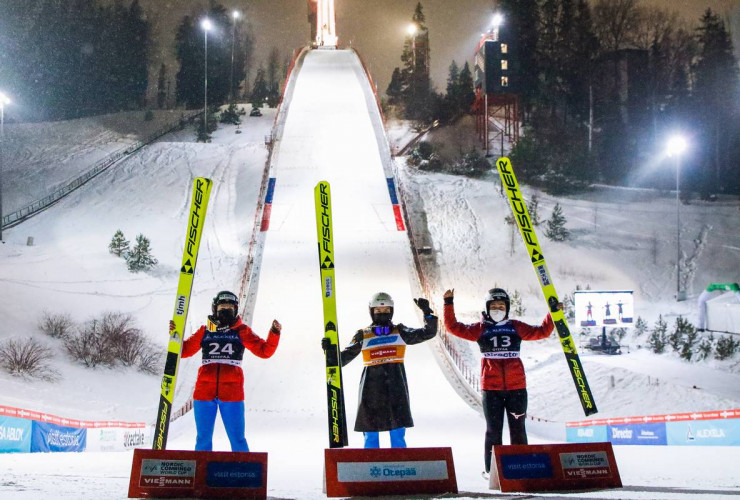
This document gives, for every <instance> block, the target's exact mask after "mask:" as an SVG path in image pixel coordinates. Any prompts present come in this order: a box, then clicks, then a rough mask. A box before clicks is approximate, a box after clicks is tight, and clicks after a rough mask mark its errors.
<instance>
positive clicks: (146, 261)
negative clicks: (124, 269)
mask: <svg viewBox="0 0 740 500" xmlns="http://www.w3.org/2000/svg"><path fill="white" fill-rule="evenodd" d="M157 262H158V261H157V259H155V258H154V256H153V255H152V254H151V249H150V248H149V239H148V238H146V237H145V236H144V235H143V234H140V235H138V236H137V237H136V245H134V249H133V250H131V252H129V254H128V256H127V257H126V263H127V264H128V270H129V271H131V272H132V273H137V272H139V271H148V270H149V269H151V268H152V267H154V266H155V265H157Z"/></svg>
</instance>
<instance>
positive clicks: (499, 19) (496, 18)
mask: <svg viewBox="0 0 740 500" xmlns="http://www.w3.org/2000/svg"><path fill="white" fill-rule="evenodd" d="M502 24H504V16H503V15H501V14H499V13H496V14H494V15H493V27H494V28H498V27H499V26H501V25H502Z"/></svg>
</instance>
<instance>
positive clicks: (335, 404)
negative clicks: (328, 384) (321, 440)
mask: <svg viewBox="0 0 740 500" xmlns="http://www.w3.org/2000/svg"><path fill="white" fill-rule="evenodd" d="M331 433H332V440H333V441H334V442H335V443H341V442H342V437H341V436H340V432H339V396H338V394H337V390H336V389H335V388H334V387H332V388H331Z"/></svg>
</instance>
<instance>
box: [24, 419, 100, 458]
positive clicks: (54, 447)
mask: <svg viewBox="0 0 740 500" xmlns="http://www.w3.org/2000/svg"><path fill="white" fill-rule="evenodd" d="M86 443H87V429H77V428H74V427H63V426H61V425H57V424H49V423H46V422H34V423H33V440H32V442H31V451H32V452H50V451H85V445H86Z"/></svg>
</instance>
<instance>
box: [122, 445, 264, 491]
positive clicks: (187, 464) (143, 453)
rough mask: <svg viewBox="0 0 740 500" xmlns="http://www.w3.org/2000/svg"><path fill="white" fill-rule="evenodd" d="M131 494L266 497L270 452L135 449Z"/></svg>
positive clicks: (130, 481) (130, 485)
mask: <svg viewBox="0 0 740 500" xmlns="http://www.w3.org/2000/svg"><path fill="white" fill-rule="evenodd" d="M128 497H129V498H183V497H185V498H260V499H263V498H267V453H242V452H223V451H179V450H145V449H136V450H134V460H133V464H132V466H131V479H130V480H129V488H128Z"/></svg>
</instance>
